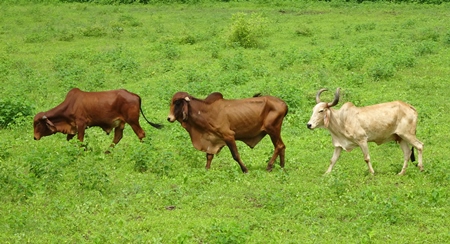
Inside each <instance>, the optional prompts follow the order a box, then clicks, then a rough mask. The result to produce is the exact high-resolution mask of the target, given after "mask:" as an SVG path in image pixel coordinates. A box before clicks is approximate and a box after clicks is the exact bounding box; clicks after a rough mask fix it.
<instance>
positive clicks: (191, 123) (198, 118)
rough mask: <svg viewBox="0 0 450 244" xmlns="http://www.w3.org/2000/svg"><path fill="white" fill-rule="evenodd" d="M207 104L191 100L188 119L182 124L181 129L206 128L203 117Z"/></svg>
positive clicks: (205, 121)
mask: <svg viewBox="0 0 450 244" xmlns="http://www.w3.org/2000/svg"><path fill="white" fill-rule="evenodd" d="M208 106H209V104H207V103H203V102H202V101H197V100H192V101H190V102H189V113H188V119H187V121H186V122H184V124H183V127H185V128H186V129H188V128H205V127H206V126H207V120H206V119H205V116H206V115H207V111H209V109H208Z"/></svg>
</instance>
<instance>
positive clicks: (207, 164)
mask: <svg viewBox="0 0 450 244" xmlns="http://www.w3.org/2000/svg"><path fill="white" fill-rule="evenodd" d="M213 158H214V154H210V153H207V154H206V166H205V168H206V169H209V168H210V167H211V161H212V160H213Z"/></svg>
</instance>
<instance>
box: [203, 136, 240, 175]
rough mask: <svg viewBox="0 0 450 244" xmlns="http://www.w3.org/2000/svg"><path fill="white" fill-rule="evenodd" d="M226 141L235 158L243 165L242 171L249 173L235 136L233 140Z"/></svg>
mask: <svg viewBox="0 0 450 244" xmlns="http://www.w3.org/2000/svg"><path fill="white" fill-rule="evenodd" d="M225 142H226V144H227V146H228V148H229V149H230V152H231V155H232V156H233V159H234V160H235V161H236V162H237V163H238V164H239V166H241V170H242V172H243V173H247V172H248V169H247V167H245V165H244V163H243V162H242V160H241V156H240V155H239V152H238V150H237V146H236V141H235V140H234V138H233V139H231V140H226V141H225ZM211 160H212V159H211Z"/></svg>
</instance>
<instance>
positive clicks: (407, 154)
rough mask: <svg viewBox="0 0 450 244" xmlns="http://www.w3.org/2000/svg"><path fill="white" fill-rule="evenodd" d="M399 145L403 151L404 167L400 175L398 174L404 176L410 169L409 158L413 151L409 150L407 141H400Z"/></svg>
mask: <svg viewBox="0 0 450 244" xmlns="http://www.w3.org/2000/svg"><path fill="white" fill-rule="evenodd" d="M399 144H400V148H401V149H402V151H403V167H402V170H401V171H400V173H398V174H399V175H404V174H405V172H406V168H408V161H409V157H411V149H409V145H408V142H406V141H405V140H400V142H399Z"/></svg>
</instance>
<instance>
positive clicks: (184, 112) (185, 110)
mask: <svg viewBox="0 0 450 244" xmlns="http://www.w3.org/2000/svg"><path fill="white" fill-rule="evenodd" d="M182 112H183V121H186V120H187V119H188V113H189V107H188V103H184V104H183V111H182Z"/></svg>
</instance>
